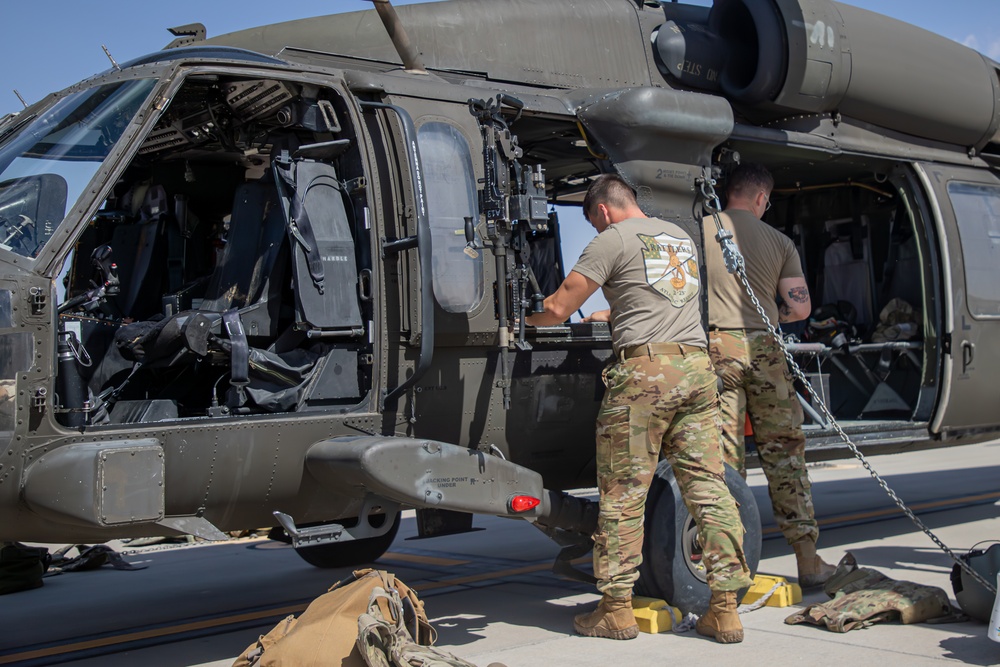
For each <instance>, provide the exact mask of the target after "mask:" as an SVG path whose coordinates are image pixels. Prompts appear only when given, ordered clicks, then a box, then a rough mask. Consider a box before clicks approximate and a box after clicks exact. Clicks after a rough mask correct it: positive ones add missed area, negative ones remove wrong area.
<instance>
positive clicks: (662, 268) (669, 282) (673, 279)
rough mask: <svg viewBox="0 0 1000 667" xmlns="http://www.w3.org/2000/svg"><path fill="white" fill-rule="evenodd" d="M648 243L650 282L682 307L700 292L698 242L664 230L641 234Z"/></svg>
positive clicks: (645, 251) (645, 255)
mask: <svg viewBox="0 0 1000 667" xmlns="http://www.w3.org/2000/svg"><path fill="white" fill-rule="evenodd" d="M637 236H638V237H639V240H640V241H642V243H643V245H645V246H646V247H645V248H644V249H643V251H642V258H643V261H644V262H645V264H646V282H648V283H649V285H650V287H652V288H653V289H655V290H656V291H657V292H659V293H660V294H662V295H663V296H665V297H667V299H668V300H669V301H670V304H671V305H673V306H674V307H675V308H680V307H681V306H683V305H684V304H686V303H687V302H688V301H690V300H691V299H693V298H695V296H697V294H698V261H697V259H696V257H697V256H696V255H695V251H694V243H692V242H691V240H690V239H686V238H677V237H675V236H670V235H669V234H666V233H662V234H657V235H656V236H648V235H646V234H637Z"/></svg>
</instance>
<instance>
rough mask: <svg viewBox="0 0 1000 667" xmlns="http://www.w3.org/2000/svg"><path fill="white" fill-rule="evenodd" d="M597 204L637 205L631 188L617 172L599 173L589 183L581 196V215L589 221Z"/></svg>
mask: <svg viewBox="0 0 1000 667" xmlns="http://www.w3.org/2000/svg"><path fill="white" fill-rule="evenodd" d="M598 204H604V205H605V206H614V207H615V208H621V209H624V208H629V207H630V206H636V205H638V204H637V203H636V200H635V193H634V192H633V191H632V188H630V187H629V185H628V183H626V182H625V181H624V179H622V177H621V176H619V175H618V174H601V175H600V176H598V177H597V178H595V179H594V180H593V181H592V182H591V183H590V187H589V188H587V195H586V196H585V197H584V198H583V217H584V218H586V219H587V220H588V221H589V220H590V212H591V211H592V210H593V209H594V207H596V206H597V205H598Z"/></svg>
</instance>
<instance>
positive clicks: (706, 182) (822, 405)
mask: <svg viewBox="0 0 1000 667" xmlns="http://www.w3.org/2000/svg"><path fill="white" fill-rule="evenodd" d="M713 185H714V180H713V179H712V178H710V176H709V174H705V176H704V177H703V179H702V183H701V191H702V193H703V194H706V193H707V202H708V203H707V204H706V208H708V210H709V211H710V212H711V213H712V216H713V217H714V218H715V224H716V226H717V227H718V228H719V230H720V233H719V235H718V236H717V237H716V239H717V240H718V241H719V243H720V244H722V246H723V249H724V252H725V251H726V249H727V248H726V246H727V245H729V246H731V248H729V251H730V252H735V253H736V254H737V255H739V259H738V260H736V261H734V262H733V263H732V265H730V263H729V262H727V266H726V268H727V269H728V270H729V272H730V273H735V274H736V276H737V277H738V278H739V280H740V282H741V283H742V284H743V287H744V288H745V289H746V292H747V295H749V297H750V301H751V303H753V306H754V308H755V309H756V310H757V314H758V315H760V317H761V319H762V320H763V321H764V326H766V327H767V331H768V333H770V334H771V337H772V338H774V340H775V341H776V342H777V343H778V346H779V347H780V348H781V351H782V352H783V353H784V355H785V359H786V360H787V361H788V365H789V368H791V369H792V373H793V374H794V375H795V377H796V378H798V379H799V380H800V381H801V382H803V383H804V384H805V385H806V386H810V382H809V380H808V378H806V376H805V373H803V372H802V369H801V368H799V365H798V364H797V363H796V362H795V359H794V358H793V357H792V353H791V352H789V351H788V348H787V347H786V346H785V341H784V340H783V339H782V337H781V334H780V333H779V332H778V330H777V328H776V327H775V326H774V324H772V323H771V320H770V318H769V317H768V316H767V313H766V312H764V307H763V306H762V305H761V303H760V300H759V299H757V295H756V294H754V291H753V288H752V287H750V280H749V279H748V278H747V274H746V264H745V261H744V259H743V256H742V255H741V254H740V251H739V249H738V248H737V247H736V244H735V243H734V242H733V241H732V233H731V232H729V231H728V230H725V229H724V228H723V226H722V220H721V219H720V218H719V212H720V210H721V208H720V205H719V203H718V202H719V198H718V195H716V194H715V188H714V187H713ZM723 232H726V233H728V237H727V236H725V234H723ZM816 403H817V407H818V408H819V410H820V412H822V413H823V416H824V417H826V419H827V420H828V421H829V422H830V424H832V425H833V428H834V430H835V431H836V432H837V435H838V436H839V437H840V439H841V440H843V441H844V444H846V445H847V446H848V448H849V449H850V450H851V453H852V454H854V456H855V458H857V459H858V461H860V462H861V465H862V466H864V468H865V470H867V471H868V473H869V474H870V475H871V476H872V479H874V480H875V481H876V482H878V485H879V486H880V487H882V490H883V491H885V492H886V494H887V495H888V496H889V498H891V499H892V501H893V502H894V503H896V505H897V506H898V507H899V509H901V510H902V511H903V513H904V514H905V515H906V516H907V517H909V519H910V520H911V521H912V522H913V523H914V524H915V525H916V526H917V527H918V528H920V530H922V531H923V532H924V534H925V535H927V537H929V538H930V539H931V541H932V542H934V544H936V545H937V546H938V547H939V548H940V549H941V550H942V551H944V552H945V553H946V554H948V556H949V557H951V559H952V560H953V561H955V562H956V563H958V565H959V567H961V568H962V569H963V570H965V572H966V573H967V574H968V575H969V576H971V577H972V578H973V579H975V580H976V581H978V582H979V583H980V584H982V585H983V586H984V587H985V588H986V590H988V591H990V592H991V593H993V594H994V595H996V592H997V589H996V585H995V584H994V583H991V582H989V581H987V580H986V578H985V577H983V576H982V575H981V574H979V573H978V572H976V571H975V570H974V569H972V566H970V565H969V563H968V562H967V561H965V560H964V559H962V558H961V557H959V556H957V555H956V554H955V552H953V551H952V550H951V549H950V548H948V546H947V545H946V544H945V543H944V542H942V541H941V540H940V539H939V538H938V537H937V535H935V534H934V533H933V532H932V531H931V529H930V528H928V527H927V525H926V524H924V522H923V521H921V520H920V518H919V517H917V515H916V514H914V513H913V510H911V509H910V508H909V507H907V506H906V503H904V502H903V501H902V499H900V497H899V496H897V495H896V492H895V491H893V490H892V489H891V488H889V485H888V484H887V483H886V481H885V480H884V479H882V476H881V475H879V474H878V473H877V472H876V471H875V469H874V468H873V467H872V465H871V463H869V462H868V459H867V457H865V455H864V454H862V453H861V450H860V449H858V446H857V445H855V444H854V442H852V441H851V438H850V436H849V435H847V433H845V432H844V429H843V428H841V426H840V424H839V423H837V420H836V419H834V417H833V415H832V414H831V413H830V410H829V408H827V407H826V402H825V401H817V402H816Z"/></svg>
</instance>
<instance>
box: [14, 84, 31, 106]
mask: <svg viewBox="0 0 1000 667" xmlns="http://www.w3.org/2000/svg"><path fill="white" fill-rule="evenodd" d="M14 94H15V95H17V99H19V100H21V104H23V105H24V108H25V109H27V108H28V103H27V102H25V101H24V98H23V97H21V93H19V92H17V88H15V89H14Z"/></svg>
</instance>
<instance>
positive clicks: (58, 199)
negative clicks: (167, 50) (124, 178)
mask: <svg viewBox="0 0 1000 667" xmlns="http://www.w3.org/2000/svg"><path fill="white" fill-rule="evenodd" d="M155 83H156V80H155V79H138V80H134V81H124V82H119V83H110V84H106V85H103V86H97V87H94V88H89V89H87V90H82V91H80V92H78V93H73V94H72V95H69V96H67V97H64V98H62V99H61V100H59V101H57V102H56V103H55V104H53V105H52V106H50V107H48V108H47V109H45V110H43V111H38V112H36V113H34V114H31V115H29V116H26V117H25V118H24V119H23V120H21V119H18V118H14V119H11V120H10V121H9V122H7V123H5V124H4V126H3V127H2V128H0V141H2V142H3V143H2V144H0V247H3V248H5V249H7V250H11V251H13V252H16V253H17V254H19V255H23V256H25V257H35V256H37V255H38V253H39V251H40V250H41V249H42V247H43V246H44V245H45V243H46V242H47V241H48V240H49V238H51V236H52V233H53V232H54V231H55V229H56V227H57V226H58V225H59V223H60V222H61V221H62V219H63V218H64V217H65V216H66V212H67V211H68V210H70V209H71V208H72V207H73V205H74V204H75V203H76V201H77V200H78V199H79V198H80V196H81V195H82V194H83V192H84V190H85V189H86V187H87V185H88V184H89V183H90V180H91V179H92V178H93V177H94V174H95V173H96V172H97V170H98V169H99V168H100V166H101V163H102V162H103V161H104V159H105V158H106V157H107V156H108V154H109V153H110V152H111V149H112V147H113V146H114V145H115V143H116V142H117V141H118V140H119V139H120V138H121V136H122V134H123V133H124V131H125V128H126V127H128V125H129V123H130V122H131V121H132V119H133V118H134V117H135V115H136V113H138V111H139V109H140V108H142V105H143V102H144V101H145V100H146V98H147V97H148V96H149V93H150V91H151V90H152V88H153V86H154V84H155ZM19 120H20V122H19ZM4 134H8V135H10V136H3V135H4Z"/></svg>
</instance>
